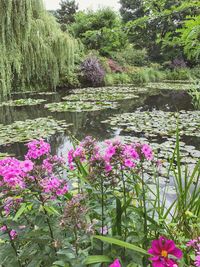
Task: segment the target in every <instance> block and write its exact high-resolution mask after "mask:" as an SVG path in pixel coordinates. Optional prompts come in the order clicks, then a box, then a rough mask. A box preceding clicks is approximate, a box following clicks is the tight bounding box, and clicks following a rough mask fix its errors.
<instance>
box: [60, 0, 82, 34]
mask: <svg viewBox="0 0 200 267" xmlns="http://www.w3.org/2000/svg"><path fill="white" fill-rule="evenodd" d="M77 10H78V4H76V1H75V0H62V1H61V2H60V9H58V10H57V11H56V18H57V20H58V22H59V23H60V24H61V29H62V30H63V31H65V30H66V29H67V25H68V24H71V23H73V22H74V21H75V14H76V12H77Z"/></svg>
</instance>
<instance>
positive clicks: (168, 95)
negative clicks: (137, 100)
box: [144, 89, 192, 111]
mask: <svg viewBox="0 0 200 267" xmlns="http://www.w3.org/2000/svg"><path fill="white" fill-rule="evenodd" d="M144 105H145V106H147V108H148V109H149V108H150V109H153V108H156V109H160V110H163V111H169V110H170V111H177V110H181V109H184V110H190V109H192V103H191V97H190V96H189V95H188V93H187V92H186V91H172V90H164V89H162V90H161V91H160V92H159V93H157V94H156V95H153V96H150V97H148V98H147V99H146V101H144Z"/></svg>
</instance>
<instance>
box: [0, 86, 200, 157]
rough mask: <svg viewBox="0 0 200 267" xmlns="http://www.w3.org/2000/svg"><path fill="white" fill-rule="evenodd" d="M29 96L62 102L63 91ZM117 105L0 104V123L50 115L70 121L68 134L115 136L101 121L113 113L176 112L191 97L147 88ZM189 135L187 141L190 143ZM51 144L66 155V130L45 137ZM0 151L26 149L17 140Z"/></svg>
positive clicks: (17, 152)
mask: <svg viewBox="0 0 200 267" xmlns="http://www.w3.org/2000/svg"><path fill="white" fill-rule="evenodd" d="M23 96H24V95H15V96H14V98H15V99H19V98H21V97H23ZM26 97H31V98H35V99H36V98H37V99H38V98H42V99H46V100H47V102H60V101H62V97H63V93H56V94H53V95H33V96H31V95H26ZM118 102H119V104H120V106H119V108H118V109H116V110H113V109H106V110H100V111H93V112H60V113H56V112H54V113H51V112H50V111H49V110H47V109H45V108H44V104H41V105H37V106H28V107H8V106H7V107H6V106H4V107H0V124H6V125H7V124H11V123H13V122H15V121H24V120H26V119H36V118H39V117H47V116H52V117H53V118H54V119H56V120H65V121H66V123H72V126H71V127H70V128H69V130H70V132H71V134H72V135H74V136H75V137H76V138H77V139H78V140H81V139H83V138H84V137H85V136H86V135H92V136H94V137H96V138H97V139H98V140H100V141H101V140H104V139H108V138H112V137H113V136H115V135H116V131H114V130H113V129H111V127H110V126H109V125H107V124H102V123H101V121H103V120H105V119H107V118H108V117H109V116H112V115H114V114H121V113H126V112H134V111H135V110H136V109H137V108H141V110H152V109H158V110H163V111H177V110H181V109H185V110H190V109H192V106H191V99H190V97H189V95H188V94H187V93H186V92H185V91H172V90H158V89H156V90H150V91H149V92H145V93H141V94H140V95H139V98H134V99H129V100H123V101H118ZM192 140H193V138H192V139H190V140H189V141H188V142H189V143H192V142H193V141H192ZM48 141H49V142H50V143H51V145H52V152H53V153H57V154H62V153H63V154H66V151H67V148H68V147H69V146H70V140H69V132H68V131H66V132H65V134H61V133H58V134H56V135H54V136H52V137H51V138H49V140H48ZM195 143H197V144H198V145H199V144H200V141H199V139H198V140H196V139H195ZM0 152H8V153H9V154H12V153H14V154H15V155H16V156H17V157H22V156H23V155H24V153H25V152H26V147H25V146H24V145H23V144H21V143H16V144H12V145H9V146H2V147H0Z"/></svg>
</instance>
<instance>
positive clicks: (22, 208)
mask: <svg viewBox="0 0 200 267" xmlns="http://www.w3.org/2000/svg"><path fill="white" fill-rule="evenodd" d="M26 209H27V203H23V204H22V205H21V207H20V209H19V210H18V211H17V213H16V214H15V217H14V219H13V220H14V221H17V220H18V219H19V217H20V216H21V215H22V214H23V213H24V212H25V211H26Z"/></svg>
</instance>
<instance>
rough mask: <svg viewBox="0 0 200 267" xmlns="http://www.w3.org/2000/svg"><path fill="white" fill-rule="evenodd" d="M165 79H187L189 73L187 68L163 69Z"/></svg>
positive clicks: (189, 75)
mask: <svg viewBox="0 0 200 267" xmlns="http://www.w3.org/2000/svg"><path fill="white" fill-rule="evenodd" d="M165 74H166V79H167V80H189V79H191V74H190V71H189V69H187V68H179V69H174V70H168V71H165Z"/></svg>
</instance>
